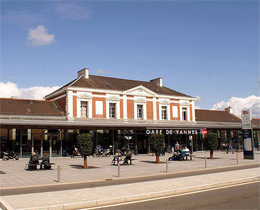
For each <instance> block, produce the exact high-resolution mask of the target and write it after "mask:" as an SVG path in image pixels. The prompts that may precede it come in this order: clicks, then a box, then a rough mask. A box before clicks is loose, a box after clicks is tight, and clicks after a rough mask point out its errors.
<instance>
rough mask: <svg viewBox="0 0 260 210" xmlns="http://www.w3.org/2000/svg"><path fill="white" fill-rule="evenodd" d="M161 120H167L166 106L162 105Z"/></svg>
mask: <svg viewBox="0 0 260 210" xmlns="http://www.w3.org/2000/svg"><path fill="white" fill-rule="evenodd" d="M162 120H167V106H162Z"/></svg>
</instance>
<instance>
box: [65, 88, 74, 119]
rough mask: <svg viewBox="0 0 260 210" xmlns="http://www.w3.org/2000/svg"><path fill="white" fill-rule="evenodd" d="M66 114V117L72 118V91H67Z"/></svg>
mask: <svg viewBox="0 0 260 210" xmlns="http://www.w3.org/2000/svg"><path fill="white" fill-rule="evenodd" d="M66 113H67V116H68V117H70V118H73V93H72V91H67V97H66Z"/></svg>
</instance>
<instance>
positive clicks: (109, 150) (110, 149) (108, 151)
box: [103, 145, 113, 157]
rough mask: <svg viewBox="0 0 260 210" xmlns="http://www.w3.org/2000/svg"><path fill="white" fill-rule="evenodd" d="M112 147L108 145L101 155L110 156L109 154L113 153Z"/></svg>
mask: <svg viewBox="0 0 260 210" xmlns="http://www.w3.org/2000/svg"><path fill="white" fill-rule="evenodd" d="M112 149H113V147H112V145H109V147H108V148H107V149H105V151H104V153H103V156H105V157H107V156H109V157H110V155H112V154H113V151H112Z"/></svg>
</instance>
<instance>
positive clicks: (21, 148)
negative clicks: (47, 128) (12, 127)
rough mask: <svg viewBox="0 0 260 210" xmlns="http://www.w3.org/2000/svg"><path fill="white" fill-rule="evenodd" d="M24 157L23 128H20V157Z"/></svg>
mask: <svg viewBox="0 0 260 210" xmlns="http://www.w3.org/2000/svg"><path fill="white" fill-rule="evenodd" d="M22 157H23V130H22V129H21V130H20V158H22Z"/></svg>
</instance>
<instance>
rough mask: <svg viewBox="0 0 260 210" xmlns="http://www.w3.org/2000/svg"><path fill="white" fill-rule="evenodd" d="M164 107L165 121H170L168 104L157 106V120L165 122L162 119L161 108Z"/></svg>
mask: <svg viewBox="0 0 260 210" xmlns="http://www.w3.org/2000/svg"><path fill="white" fill-rule="evenodd" d="M163 106H165V107H166V120H170V119H171V118H170V116H171V115H170V105H168V104H160V105H159V113H158V114H159V120H165V119H162V107H163Z"/></svg>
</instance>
